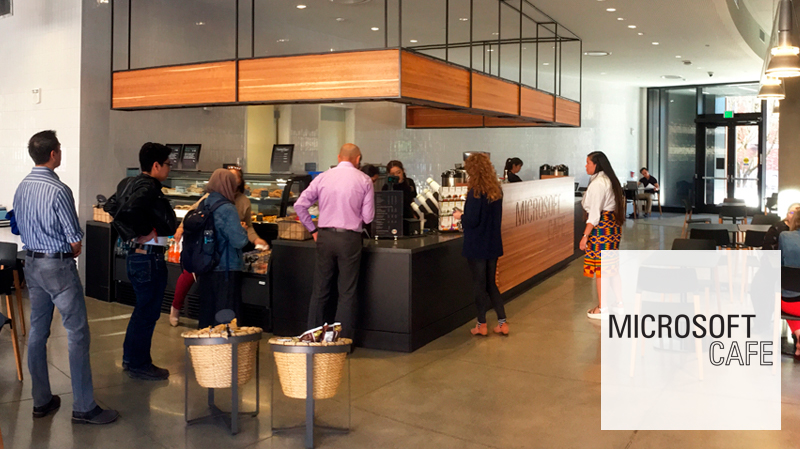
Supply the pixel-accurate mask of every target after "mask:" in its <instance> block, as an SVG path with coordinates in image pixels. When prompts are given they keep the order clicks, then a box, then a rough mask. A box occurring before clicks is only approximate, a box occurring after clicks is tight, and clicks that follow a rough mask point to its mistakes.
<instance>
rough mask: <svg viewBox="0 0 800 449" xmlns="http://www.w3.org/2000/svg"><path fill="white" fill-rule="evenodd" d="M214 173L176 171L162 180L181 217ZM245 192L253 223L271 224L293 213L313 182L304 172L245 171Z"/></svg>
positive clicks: (200, 194)
mask: <svg viewBox="0 0 800 449" xmlns="http://www.w3.org/2000/svg"><path fill="white" fill-rule="evenodd" d="M210 177H211V172H202V171H181V170H173V171H172V172H170V176H169V178H167V180H166V181H165V182H163V185H164V187H163V189H162V191H163V192H164V195H166V197H167V198H169V199H170V201H172V204H173V206H174V207H175V211H176V213H177V215H178V216H179V217H181V218H182V217H183V216H184V215H186V212H187V211H188V209H189V207H190V206H191V205H192V204H194V203H196V202H197V201H198V200H199V199H200V198H201V197H202V196H203V195H204V194H205V185H206V184H207V183H208V179H209V178H210ZM244 183H245V194H246V195H247V197H248V198H250V203H251V204H252V209H253V222H255V223H264V222H267V223H271V222H274V221H275V219H276V218H278V217H285V216H286V215H287V214H292V213H293V212H294V208H293V207H292V205H293V204H294V202H295V201H297V198H298V197H299V196H300V193H301V192H302V191H303V190H305V189H306V187H308V185H309V184H310V183H311V176H310V175H305V174H260V173H244Z"/></svg>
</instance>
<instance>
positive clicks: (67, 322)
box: [25, 257, 97, 412]
mask: <svg viewBox="0 0 800 449" xmlns="http://www.w3.org/2000/svg"><path fill="white" fill-rule="evenodd" d="M25 277H26V279H27V282H28V294H29V296H30V300H31V330H30V335H29V336H28V369H29V370H30V372H31V383H32V384H33V405H34V407H41V406H43V405H45V404H47V403H48V402H50V400H51V399H52V397H53V394H52V393H51V391H50V376H49V374H48V366H47V339H48V338H49V337H50V324H51V322H52V321H53V308H54V306H55V307H58V311H59V312H60V313H61V319H62V320H61V321H62V323H63V324H64V328H65V329H66V330H67V342H68V348H69V371H70V377H71V378H72V395H73V396H74V398H73V405H72V409H73V410H74V411H76V412H89V411H92V410H94V408H95V407H97V404H96V403H95V402H94V389H93V386H92V367H91V365H90V364H89V341H90V339H91V337H90V335H89V322H88V320H87V317H86V299H85V298H84V296H83V286H82V285H81V279H80V277H78V269H77V267H76V266H75V260H74V259H66V260H59V259H34V258H32V257H26V258H25Z"/></svg>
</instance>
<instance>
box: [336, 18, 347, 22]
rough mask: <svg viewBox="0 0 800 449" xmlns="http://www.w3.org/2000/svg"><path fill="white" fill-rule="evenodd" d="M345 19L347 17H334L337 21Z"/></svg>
mask: <svg viewBox="0 0 800 449" xmlns="http://www.w3.org/2000/svg"><path fill="white" fill-rule="evenodd" d="M345 20H347V19H345V18H344V17H337V18H336V21H337V22H344V21H345Z"/></svg>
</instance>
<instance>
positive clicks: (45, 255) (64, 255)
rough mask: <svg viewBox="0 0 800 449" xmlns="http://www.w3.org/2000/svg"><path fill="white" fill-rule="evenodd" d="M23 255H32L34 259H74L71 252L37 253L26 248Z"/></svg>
mask: <svg viewBox="0 0 800 449" xmlns="http://www.w3.org/2000/svg"><path fill="white" fill-rule="evenodd" d="M25 255H27V256H28V257H33V258H34V259H61V260H64V259H74V258H75V255H74V254H72V253H37V252H35V251H31V250H27V251H26V252H25Z"/></svg>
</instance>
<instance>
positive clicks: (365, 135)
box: [291, 82, 643, 185]
mask: <svg viewBox="0 0 800 449" xmlns="http://www.w3.org/2000/svg"><path fill="white" fill-rule="evenodd" d="M641 92H642V91H641V90H640V89H639V88H636V87H627V86H620V85H616V84H610V83H595V82H592V83H591V84H589V83H587V85H586V86H584V91H583V112H582V113H583V126H582V127H581V128H578V129H574V128H503V129H444V130H419V129H405V122H404V119H405V108H404V107H403V106H402V105H399V104H395V103H386V102H375V103H359V104H357V105H356V107H355V111H356V117H355V126H356V132H355V142H354V143H355V144H356V145H358V146H359V147H360V148H361V151H362V153H363V155H364V158H363V160H364V162H365V163H384V164H385V163H386V162H388V161H389V160H392V159H397V160H400V161H402V162H403V164H404V165H405V167H406V172H407V173H408V175H409V177H411V178H413V179H414V180H415V181H417V182H418V183H420V182H424V181H425V179H426V178H427V177H429V176H430V177H433V178H434V179H436V180H437V181H438V180H439V179H440V178H441V174H442V172H444V171H445V170H447V169H450V168H452V167H453V166H454V164H455V163H458V162H461V161H462V153H463V152H465V151H474V150H480V151H489V152H491V154H492V156H491V157H492V162H493V163H494V164H495V169H496V170H497V171H498V173H501V172H502V170H503V165H504V164H505V160H506V159H507V158H510V157H519V158H520V159H522V160H523V162H524V166H523V169H522V171H521V172H520V176H521V177H522V178H523V179H525V180H530V179H538V177H539V166H540V165H543V164H550V165H557V164H565V165H567V166H568V167H569V168H570V174H571V175H574V176H576V177H577V180H578V181H580V182H581V184H582V185H586V184H587V183H588V179H589V177H588V176H587V175H586V172H585V170H584V166H585V163H586V155H587V154H588V153H590V152H592V151H603V152H605V153H606V155H608V157H609V160H610V161H611V164H612V166H613V167H614V169H615V171H616V173H617V175H618V177H619V178H620V179H621V180H623V181H624V180H625V179H627V178H628V177H629V173H628V172H630V171H634V172H637V173H638V170H639V168H640V167H641V165H642V163H643V159H642V157H641V154H642V151H641V148H640V147H641V145H642V144H643V140H642V139H641V133H642V130H643V122H642V115H641V107H642V106H641V101H642V97H641ZM318 108H319V106H317V105H293V106H292V109H291V111H292V120H293V121H292V137H293V141H292V143H295V144H296V145H297V147H296V152H295V161H294V169H295V170H302V167H303V164H304V163H305V162H319V161H318V160H317V158H318V156H317V148H318V147H319V145H320V143H319V141H318V140H319V138H318V136H319V132H318V127H319V123H318V120H316V119H315V115H314V113H315V111H316V110H317V109H318Z"/></svg>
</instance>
